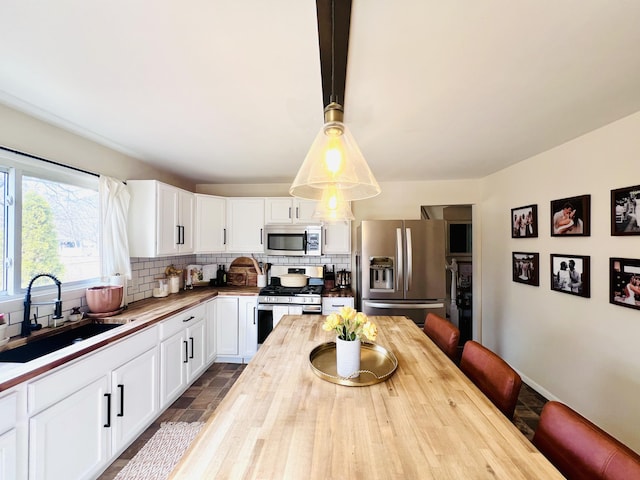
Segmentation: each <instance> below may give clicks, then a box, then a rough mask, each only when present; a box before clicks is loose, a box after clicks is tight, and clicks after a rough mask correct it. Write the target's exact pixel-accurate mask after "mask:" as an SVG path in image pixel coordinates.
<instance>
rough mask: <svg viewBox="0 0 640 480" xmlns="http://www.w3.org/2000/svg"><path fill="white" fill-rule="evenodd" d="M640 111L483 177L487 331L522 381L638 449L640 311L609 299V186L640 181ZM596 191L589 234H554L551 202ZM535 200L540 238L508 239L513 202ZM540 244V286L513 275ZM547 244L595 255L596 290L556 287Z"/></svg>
mask: <svg viewBox="0 0 640 480" xmlns="http://www.w3.org/2000/svg"><path fill="white" fill-rule="evenodd" d="M638 132H640V113H636V114H634V115H632V116H629V117H627V118H625V119H622V120H620V121H618V122H615V123H613V124H610V125H608V126H606V127H604V128H601V129H599V130H596V131H594V132H591V133H589V134H587V135H584V136H582V137H580V138H577V139H575V140H573V141H571V142H569V143H566V144H564V145H561V146H559V147H557V148H555V149H553V150H550V151H548V152H545V153H543V154H540V155H538V156H536V157H533V158H530V159H528V160H526V161H524V162H521V163H519V164H517V165H515V166H512V167H510V168H508V169H505V170H503V171H500V172H498V173H496V174H494V175H491V176H489V177H487V178H485V179H484V180H483V194H482V201H481V215H482V219H483V234H482V240H481V241H482V252H483V257H482V266H483V267H482V284H483V285H484V289H483V296H482V309H483V312H482V313H483V315H482V327H483V336H482V340H483V343H484V344H485V345H487V346H488V347H489V348H491V349H493V350H495V351H496V352H498V353H499V354H500V355H502V356H503V357H504V358H505V359H506V360H507V361H508V362H509V363H510V364H512V365H513V366H514V367H515V368H517V369H518V370H519V371H520V372H521V373H522V374H523V376H524V377H525V378H526V381H527V382H528V383H530V384H532V385H533V386H534V387H536V388H537V389H539V390H540V391H541V392H542V393H546V394H547V395H548V396H549V397H551V398H557V399H559V400H561V401H563V402H565V403H567V404H568V405H570V406H571V407H572V408H574V409H576V410H577V411H579V412H580V413H582V414H583V415H585V416H586V417H588V418H590V419H591V420H593V421H594V422H595V423H597V424H598V425H600V426H601V427H602V428H604V429H605V430H607V431H609V432H611V433H612V434H613V435H615V436H617V437H618V438H620V439H621V440H622V441H624V442H625V443H627V444H628V445H629V446H630V447H631V448H633V449H635V450H636V451H640V408H638V399H640V354H638V346H637V345H638V339H640V311H638V310H632V309H629V308H623V307H620V306H616V305H612V304H610V303H609V300H608V294H609V272H608V268H609V267H608V265H609V257H612V256H620V257H629V258H639V257H640V248H639V246H640V243H639V241H640V238H639V237H612V236H611V235H610V191H611V189H614V188H621V187H626V186H631V185H636V184H638V183H640V177H638V175H637V172H638V160H639V159H640V135H639V133H638ZM584 194H590V195H591V236H590V237H553V238H552V237H551V236H550V221H551V220H550V217H551V214H550V201H551V200H555V199H560V198H565V197H570V196H577V195H584ZM530 204H537V205H538V215H539V223H538V227H539V237H538V238H526V239H512V238H511V233H510V209H511V208H515V207H519V206H525V205H530ZM513 251H525V252H539V253H540V286H539V287H537V288H536V287H532V286H528V285H524V284H520V283H514V282H513V281H512V280H511V252H513ZM551 253H559V254H568V255H571V254H578V255H588V256H590V257H591V298H582V297H578V296H573V295H567V294H563V293H559V292H555V291H551V290H550V269H551V267H550V259H549V255H550V254H551Z"/></svg>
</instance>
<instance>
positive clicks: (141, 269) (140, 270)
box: [126, 253, 351, 304]
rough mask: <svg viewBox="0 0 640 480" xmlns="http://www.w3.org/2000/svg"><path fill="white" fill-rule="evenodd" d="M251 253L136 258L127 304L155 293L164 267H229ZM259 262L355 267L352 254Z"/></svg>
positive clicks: (271, 258) (261, 259)
mask: <svg viewBox="0 0 640 480" xmlns="http://www.w3.org/2000/svg"><path fill="white" fill-rule="evenodd" d="M250 255H251V254H248V253H223V254H209V255H204V254H199V255H183V256H180V257H163V258H132V259H131V273H132V275H131V276H132V278H131V281H130V282H129V284H128V285H127V296H126V301H127V304H129V303H132V302H135V301H138V300H142V299H144V298H149V297H151V296H152V291H153V287H154V281H155V279H156V278H158V277H161V276H162V275H164V270H165V268H166V267H168V266H169V265H171V264H173V265H174V266H175V267H176V268H179V269H185V268H186V267H187V265H192V264H195V265H207V264H211V263H215V264H218V265H225V266H226V268H227V270H228V269H229V266H230V265H231V262H233V261H234V260H235V259H236V258H238V257H243V256H250ZM255 257H256V260H258V261H259V262H268V263H271V264H272V265H316V266H322V265H328V266H330V267H332V266H334V265H335V267H336V271H337V270H342V269H345V270H350V269H351V255H323V256H321V257H282V256H269V255H264V254H256V255H255Z"/></svg>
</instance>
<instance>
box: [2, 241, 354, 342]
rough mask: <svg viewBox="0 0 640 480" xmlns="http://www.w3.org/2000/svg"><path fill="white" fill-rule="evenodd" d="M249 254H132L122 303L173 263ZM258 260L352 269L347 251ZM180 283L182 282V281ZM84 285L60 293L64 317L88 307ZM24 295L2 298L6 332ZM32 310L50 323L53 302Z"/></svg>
mask: <svg viewBox="0 0 640 480" xmlns="http://www.w3.org/2000/svg"><path fill="white" fill-rule="evenodd" d="M242 256H250V254H245V253H235V254H234V253H224V254H215V255H203V254H200V255H182V256H178V257H162V258H131V280H128V281H127V285H126V296H125V304H126V305H128V304H130V303H133V302H136V301H138V300H143V299H145V298H149V297H151V296H152V293H153V288H154V286H155V280H156V279H157V278H160V277H162V276H164V272H165V269H166V268H167V267H168V266H169V265H171V264H173V265H174V266H175V267H176V268H178V269H183V270H184V269H186V267H187V265H192V264H196V265H206V264H211V263H215V264H218V265H225V266H226V268H227V269H229V266H230V265H231V262H233V260H235V259H236V258H238V257H242ZM255 257H256V259H257V260H258V261H259V262H268V263H271V264H272V265H316V266H322V265H328V266H329V267H332V266H335V268H336V271H338V270H342V269H346V270H350V269H351V256H350V255H330V256H328V255H323V256H321V257H282V256H268V255H264V254H258V255H255ZM181 287H182V282H181ZM84 291H85V290H84V288H78V289H74V290H70V291H66V292H63V293H62V315H63V317H64V319H65V320H66V318H67V317H68V315H69V313H70V312H71V308H73V307H80V308H81V310H82V311H88V307H87V302H86V298H85V295H84ZM52 295H53V294H52V293H51V292H45V293H40V294H34V295H33V299H32V300H33V301H34V302H36V301H41V300H51V299H52V298H51V297H52ZM23 301H24V299H22V298H20V299H14V300H11V301H7V302H2V304H1V305H0V311H2V312H3V313H4V314H5V319H6V320H7V322H8V323H9V328H8V329H7V334H8V335H9V336H15V335H19V334H20V324H21V322H22V320H23V315H24V306H23ZM33 314H35V315H36V316H37V319H38V323H41V324H42V325H43V326H45V327H46V326H53V320H52V317H53V305H46V306H39V307H33V308H32V309H31V315H32V316H33Z"/></svg>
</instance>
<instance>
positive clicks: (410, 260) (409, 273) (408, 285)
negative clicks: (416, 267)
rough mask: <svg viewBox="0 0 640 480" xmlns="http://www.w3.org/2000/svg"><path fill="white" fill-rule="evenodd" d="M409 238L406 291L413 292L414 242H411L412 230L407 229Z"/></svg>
mask: <svg viewBox="0 0 640 480" xmlns="http://www.w3.org/2000/svg"><path fill="white" fill-rule="evenodd" d="M406 232H407V233H406V236H407V279H406V283H405V285H406V286H405V291H407V292H409V291H411V283H412V280H413V242H412V241H411V229H410V228H407V229H406Z"/></svg>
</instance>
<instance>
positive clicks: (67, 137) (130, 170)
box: [0, 105, 195, 191]
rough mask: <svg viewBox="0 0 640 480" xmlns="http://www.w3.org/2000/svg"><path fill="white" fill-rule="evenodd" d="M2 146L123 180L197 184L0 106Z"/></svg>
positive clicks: (179, 185) (187, 186)
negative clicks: (152, 180) (154, 180)
mask: <svg viewBox="0 0 640 480" xmlns="http://www.w3.org/2000/svg"><path fill="white" fill-rule="evenodd" d="M0 145H2V146H5V147H7V148H11V149H14V150H18V151H20V152H24V153H29V154H31V155H36V156H39V157H42V158H45V159H47V160H51V161H54V162H58V163H62V164H65V165H70V166H73V167H77V168H80V169H82V170H87V171H90V172H93V173H100V174H103V175H109V176H111V177H114V178H118V179H120V180H133V179H140V180H144V179H151V178H153V179H156V180H161V181H163V182H166V183H169V184H171V185H175V186H177V187H181V188H185V189H187V190H191V191H193V189H194V188H195V184H194V183H192V182H189V181H188V180H186V179H183V178H179V177H176V176H175V175H172V174H169V173H167V172H165V171H163V170H159V169H157V168H154V167H152V166H151V165H149V164H147V163H144V162H142V161H140V160H137V159H135V158H133V157H130V156H127V155H124V154H122V153H119V152H116V151H115V150H113V149H110V148H107V147H105V146H102V145H99V144H97V143H95V142H93V141H91V140H87V139H85V138H82V137H80V136H78V135H75V134H73V133H70V132H68V131H66V130H62V129H60V128H58V127H54V126H52V125H50V124H48V123H45V122H42V121H40V120H37V119H35V118H33V117H30V116H28V115H25V114H23V113H20V112H18V111H16V110H13V109H11V108H9V107H6V106H4V105H0Z"/></svg>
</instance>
